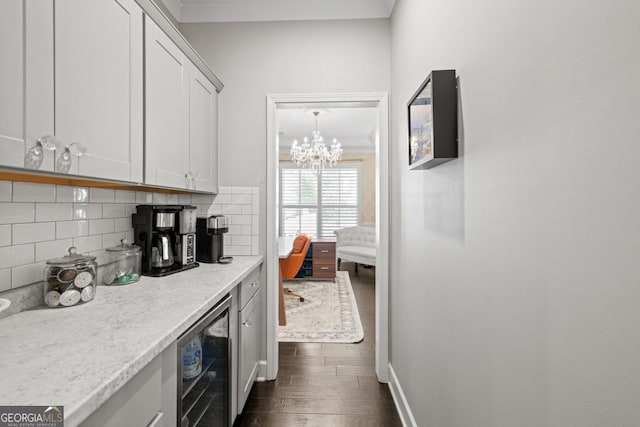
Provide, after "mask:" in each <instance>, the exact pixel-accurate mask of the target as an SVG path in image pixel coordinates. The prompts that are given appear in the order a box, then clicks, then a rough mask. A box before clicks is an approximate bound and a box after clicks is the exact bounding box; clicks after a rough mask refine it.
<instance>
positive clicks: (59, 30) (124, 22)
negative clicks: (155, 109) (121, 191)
mask: <svg viewBox="0 0 640 427" xmlns="http://www.w3.org/2000/svg"><path fill="white" fill-rule="evenodd" d="M142 20H143V13H142V9H141V8H140V6H138V4H137V3H136V2H135V1H134V0H100V1H86V0H56V2H55V113H56V115H55V125H56V136H57V137H58V138H59V139H60V140H61V141H63V144H65V145H67V144H70V143H73V142H77V143H79V144H81V145H84V146H85V147H86V153H85V154H84V155H82V156H81V157H80V158H76V157H75V156H74V157H72V167H71V170H70V172H71V173H77V174H80V175H87V176H93V177H98V178H109V179H117V180H123V181H138V182H139V181H142V167H143V122H142V120H143V117H142V115H143V113H142V111H143V106H142V105H143V80H142V77H143V75H142V73H143V46H142V45H143V30H142V25H143V22H142ZM58 155H59V154H58Z"/></svg>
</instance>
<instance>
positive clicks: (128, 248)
mask: <svg viewBox="0 0 640 427" xmlns="http://www.w3.org/2000/svg"><path fill="white" fill-rule="evenodd" d="M141 250H142V248H140V246H136V245H130V244H128V243H127V239H122V240H120V244H119V245H118V246H113V247H110V248H107V249H106V251H107V252H112V253H113V252H118V253H122V254H125V255H130V254H136V253H138V252H140V251H141Z"/></svg>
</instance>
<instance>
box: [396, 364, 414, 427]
mask: <svg viewBox="0 0 640 427" xmlns="http://www.w3.org/2000/svg"><path fill="white" fill-rule="evenodd" d="M389 390H390V391H391V397H393V402H394V403H395V404H396V409H397V411H398V415H399V416H400V421H402V425H403V426H405V427H418V424H417V423H416V419H415V418H414V417H413V413H412V412H411V408H410V407H409V403H408V402H407V398H406V397H405V395H404V392H403V391H402V386H401V385H400V381H398V377H397V376H396V372H395V371H394V370H393V366H391V363H389Z"/></svg>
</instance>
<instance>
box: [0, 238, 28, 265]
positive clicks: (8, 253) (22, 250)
mask: <svg viewBox="0 0 640 427" xmlns="http://www.w3.org/2000/svg"><path fill="white" fill-rule="evenodd" d="M34 261H35V247H34V245H33V243H29V244H26V245H13V246H4V247H2V248H0V268H7V267H16V266H18V265H25V264H32V263H33V262H34Z"/></svg>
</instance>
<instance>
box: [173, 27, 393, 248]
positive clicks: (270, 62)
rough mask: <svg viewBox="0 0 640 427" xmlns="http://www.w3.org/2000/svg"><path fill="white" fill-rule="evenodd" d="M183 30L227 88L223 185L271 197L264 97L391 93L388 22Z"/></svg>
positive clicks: (223, 119)
mask: <svg viewBox="0 0 640 427" xmlns="http://www.w3.org/2000/svg"><path fill="white" fill-rule="evenodd" d="M180 30H181V31H182V32H183V34H184V35H185V37H186V38H187V39H188V40H189V42H190V43H191V44H192V45H193V46H194V47H195V49H196V50H197V51H198V52H199V53H200V55H201V56H202V57H203V58H204V60H205V61H206V62H207V63H208V64H209V65H210V66H211V68H212V69H213V70H214V71H215V72H216V74H217V75H218V76H219V77H220V79H221V80H222V82H223V83H224V85H225V87H224V89H223V90H222V92H221V93H220V98H219V102H220V175H219V179H220V184H221V185H226V186H259V187H260V193H261V194H267V193H266V191H265V190H266V188H265V184H266V176H267V175H266V173H267V172H266V158H267V157H266V156H267V154H266V129H267V124H266V121H267V119H266V117H267V116H266V95H267V94H274V93H316V92H317V93H333V92H376V91H377V92H381V91H385V92H386V91H388V90H389V85H390V75H389V70H390V66H389V45H390V39H389V20H384V19H380V20H378V19H375V20H356V21H348V20H347V21H305V22H266V23H229V24H182V25H181V26H180ZM260 212H261V213H265V212H266V198H262V199H261V200H260ZM265 216H266V215H261V221H262V222H261V226H260V230H261V234H260V249H261V253H265V248H266V246H265V233H266V222H265V221H266V219H265Z"/></svg>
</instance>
